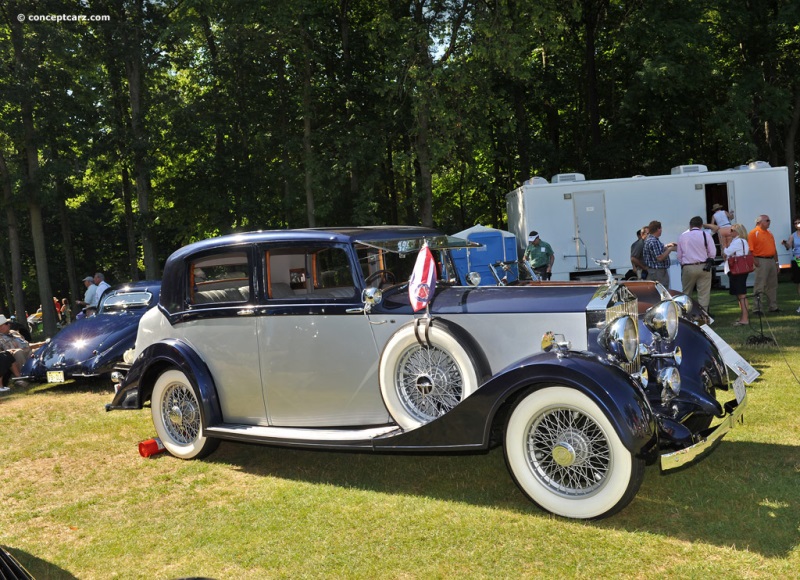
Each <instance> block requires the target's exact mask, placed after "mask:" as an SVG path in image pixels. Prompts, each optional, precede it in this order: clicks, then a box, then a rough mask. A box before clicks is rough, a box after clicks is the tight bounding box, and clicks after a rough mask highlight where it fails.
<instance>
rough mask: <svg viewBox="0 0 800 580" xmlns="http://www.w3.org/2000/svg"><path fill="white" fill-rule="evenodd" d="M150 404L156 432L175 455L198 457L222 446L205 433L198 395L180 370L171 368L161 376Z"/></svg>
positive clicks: (186, 457)
mask: <svg viewBox="0 0 800 580" xmlns="http://www.w3.org/2000/svg"><path fill="white" fill-rule="evenodd" d="M150 407H151V409H150V411H151V413H152V416H153V424H154V425H155V427H156V433H158V436H159V438H161V442H162V443H163V444H164V447H166V449H167V451H169V452H170V453H171V454H172V455H174V456H175V457H180V458H181V459H199V458H201V457H205V456H207V455H209V454H210V453H212V452H213V451H214V450H215V449H216V448H217V447H218V446H219V439H210V438H208V437H206V436H205V435H204V434H203V421H202V417H201V411H200V404H199V402H198V401H197V395H195V392H194V389H193V388H192V384H191V383H190V382H189V379H188V378H187V377H186V375H185V374H183V373H182V372H181V371H179V370H175V369H173V370H168V371H166V372H165V373H163V374H162V375H161V376H159V377H158V380H157V381H156V384H155V386H154V387H153V397H152V401H151V403H150Z"/></svg>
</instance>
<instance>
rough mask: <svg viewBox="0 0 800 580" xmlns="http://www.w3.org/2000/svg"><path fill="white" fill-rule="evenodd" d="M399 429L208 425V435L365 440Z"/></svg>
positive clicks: (393, 427) (394, 426) (387, 427)
mask: <svg viewBox="0 0 800 580" xmlns="http://www.w3.org/2000/svg"><path fill="white" fill-rule="evenodd" d="M392 431H399V429H398V427H397V426H396V425H387V426H382V427H374V428H367V429H310V428H302V427H267V426H262V425H220V426H215V427H209V428H208V429H206V432H207V433H208V434H209V435H231V436H242V435H246V436H251V437H263V438H269V439H293V440H301V441H367V440H370V439H374V438H375V437H379V436H381V435H386V434H387V433H391V432H392Z"/></svg>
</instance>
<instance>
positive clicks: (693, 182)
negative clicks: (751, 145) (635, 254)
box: [506, 161, 792, 288]
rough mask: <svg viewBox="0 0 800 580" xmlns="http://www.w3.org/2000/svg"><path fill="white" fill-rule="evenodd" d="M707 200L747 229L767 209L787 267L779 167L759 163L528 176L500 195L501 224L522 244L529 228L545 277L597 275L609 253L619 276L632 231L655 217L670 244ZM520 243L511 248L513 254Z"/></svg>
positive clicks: (785, 207) (675, 271)
mask: <svg viewBox="0 0 800 580" xmlns="http://www.w3.org/2000/svg"><path fill="white" fill-rule="evenodd" d="M715 203H720V204H722V206H723V207H725V208H726V209H728V210H732V211H734V219H733V220H732V222H733V223H741V224H743V225H744V226H745V228H746V229H747V230H748V231H750V230H751V229H752V228H753V227H754V226H755V220H756V218H757V217H758V216H759V215H760V214H768V215H769V216H770V218H771V219H772V223H771V228H770V231H771V232H772V233H773V235H774V236H775V240H776V241H777V246H778V256H779V260H780V262H781V265H782V266H787V265H788V263H789V252H788V251H786V250H785V249H784V247H783V245H782V244H781V243H780V241H781V240H782V239H786V237H787V236H788V234H789V232H790V231H791V230H792V222H791V213H790V199H789V177H788V170H787V168H786V167H769V164H767V163H765V162H761V161H759V162H754V163H751V164H750V165H744V166H741V167H740V168H738V169H729V170H725V171H708V170H707V168H706V166H704V165H681V166H679V167H675V168H673V169H672V173H671V174H670V175H654V176H647V177H645V176H635V177H627V178H620V179H600V180H597V181H586V180H584V177H583V175H581V174H579V173H569V174H559V175H556V176H554V177H553V179H552V183H548V182H547V180H546V179H543V178H540V177H535V178H532V179H530V180H528V181H526V182H525V184H524V185H522V186H521V187H519V188H517V189H515V190H514V191H511V192H509V193H508V194H507V195H506V206H507V209H508V229H509V230H510V231H511V232H513V233H514V234H515V235H516V236H517V240H519V242H520V243H521V244H525V243H526V240H527V239H528V232H530V231H531V230H536V231H538V232H539V235H540V236H541V238H542V239H543V240H544V241H546V242H548V243H549V244H550V245H551V246H552V247H553V252H554V253H555V258H556V259H555V263H554V264H553V275H552V279H553V280H577V279H587V278H588V279H591V278H593V277H597V276H602V272H603V271H602V268H600V267H599V266H598V265H597V264H596V263H595V260H601V259H603V260H607V259H610V260H611V269H612V271H613V272H615V273H616V274H618V275H622V274H624V273H625V272H626V271H627V270H628V269H629V268H630V267H631V261H630V248H631V244H632V243H633V242H634V241H635V239H636V238H635V232H636V230H637V229H639V228H641V227H642V226H646V225H647V224H648V223H650V221H651V220H658V221H660V222H661V224H662V227H663V233H662V235H661V241H662V242H663V243H665V244H666V243H667V242H676V241H677V240H678V236H679V235H680V234H681V233H682V232H684V231H686V230H687V229H688V227H689V220H690V219H691V218H692V217H693V216H697V215H699V216H701V217H702V218H703V219H704V220H705V221H707V222H708V221H709V220H710V219H711V215H712V212H711V207H712V206H713V205H714V204H715ZM715 241H716V239H715ZM523 249H524V246H522V247H520V248H519V251H520V256H521V255H522V251H523ZM674 257H675V254H673V255H672V258H673V260H672V262H673V266H672V268H671V270H670V276H671V286H672V287H673V288H675V287H677V288H680V267H679V266H678V265H677V264H676V262H677V260H675V259H674ZM676 276H677V277H676ZM723 281H724V282H725V283H727V280H723Z"/></svg>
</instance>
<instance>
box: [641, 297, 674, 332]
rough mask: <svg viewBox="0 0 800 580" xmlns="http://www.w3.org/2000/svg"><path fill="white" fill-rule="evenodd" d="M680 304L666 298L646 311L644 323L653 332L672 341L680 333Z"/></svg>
mask: <svg viewBox="0 0 800 580" xmlns="http://www.w3.org/2000/svg"><path fill="white" fill-rule="evenodd" d="M678 308H679V307H678V305H677V304H675V302H673V301H672V300H664V301H663V302H659V303H658V304H656V305H655V306H651V307H650V308H649V309H648V310H647V312H645V313H644V325H645V326H646V327H647V328H648V329H649V330H650V332H652V333H653V334H655V335H657V336H659V337H661V338H663V339H666V340H669V341H672V340H675V337H676V336H677V335H678V319H679V318H680V314H679V312H678Z"/></svg>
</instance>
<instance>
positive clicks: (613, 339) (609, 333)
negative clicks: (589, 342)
mask: <svg viewBox="0 0 800 580" xmlns="http://www.w3.org/2000/svg"><path fill="white" fill-rule="evenodd" d="M597 341H598V342H599V343H600V346H602V347H603V348H604V349H606V350H607V351H608V352H609V353H611V354H612V355H614V356H615V357H617V358H618V359H620V360H622V361H624V362H633V361H634V360H635V359H636V355H637V354H638V352H639V329H638V327H637V326H636V322H635V321H634V320H633V319H632V318H631V317H630V316H620V317H619V318H616V319H614V320H613V321H612V322H611V323H610V324H608V325H607V326H606V327H605V328H604V329H603V331H602V332H601V333H600V336H599V337H598V338H597Z"/></svg>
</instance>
